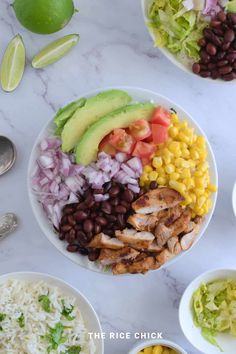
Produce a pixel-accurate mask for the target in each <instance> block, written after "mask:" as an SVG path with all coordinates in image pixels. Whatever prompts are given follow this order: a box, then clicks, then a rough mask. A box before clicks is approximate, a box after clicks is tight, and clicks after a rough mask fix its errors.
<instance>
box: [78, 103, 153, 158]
mask: <svg viewBox="0 0 236 354" xmlns="http://www.w3.org/2000/svg"><path fill="white" fill-rule="evenodd" d="M154 108H155V105H154V104H152V103H150V102H146V103H137V104H132V105H128V106H126V107H122V108H120V109H117V110H116V111H113V112H111V113H109V114H107V115H106V116H104V117H102V118H100V119H99V120H98V121H97V122H95V123H94V124H92V125H91V126H90V127H89V128H88V129H87V130H86V132H85V133H84V135H83V136H82V138H81V139H80V141H79V144H78V145H77V148H76V163H78V164H81V165H88V164H89V163H90V162H92V161H94V160H96V158H97V153H98V146H99V143H100V142H101V141H102V139H103V138H104V137H105V136H106V135H107V134H109V133H110V132H111V131H112V130H114V129H116V128H126V127H128V126H129V125H130V124H131V123H132V122H134V121H135V120H137V119H146V120H150V119H151V116H152V113H153V110H154Z"/></svg>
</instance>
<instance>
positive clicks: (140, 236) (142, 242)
mask: <svg viewBox="0 0 236 354" xmlns="http://www.w3.org/2000/svg"><path fill="white" fill-rule="evenodd" d="M116 237H117V238H118V240H120V241H121V242H124V243H126V244H128V245H129V246H132V247H134V248H138V249H146V248H148V247H149V246H150V245H151V243H152V241H153V240H154V239H155V237H154V235H153V234H152V233H151V232H147V231H141V232H137V231H136V230H134V229H124V230H123V231H120V230H118V231H116Z"/></svg>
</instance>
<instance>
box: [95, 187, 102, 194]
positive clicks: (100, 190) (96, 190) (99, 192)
mask: <svg viewBox="0 0 236 354" xmlns="http://www.w3.org/2000/svg"><path fill="white" fill-rule="evenodd" d="M93 192H94V194H103V193H104V189H103V188H99V189H94V191H93Z"/></svg>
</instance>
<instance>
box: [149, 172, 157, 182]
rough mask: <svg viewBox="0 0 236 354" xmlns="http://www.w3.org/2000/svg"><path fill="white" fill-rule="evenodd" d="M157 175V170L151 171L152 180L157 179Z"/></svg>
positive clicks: (150, 177)
mask: <svg viewBox="0 0 236 354" xmlns="http://www.w3.org/2000/svg"><path fill="white" fill-rule="evenodd" d="M157 177H158V173H157V172H156V171H152V172H150V173H149V179H150V181H156V179H157Z"/></svg>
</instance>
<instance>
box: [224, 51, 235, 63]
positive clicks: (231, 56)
mask: <svg viewBox="0 0 236 354" xmlns="http://www.w3.org/2000/svg"><path fill="white" fill-rule="evenodd" d="M225 59H226V60H228V61H229V62H233V61H235V60H236V51H235V52H231V53H229V54H227V55H226V57H225Z"/></svg>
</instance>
